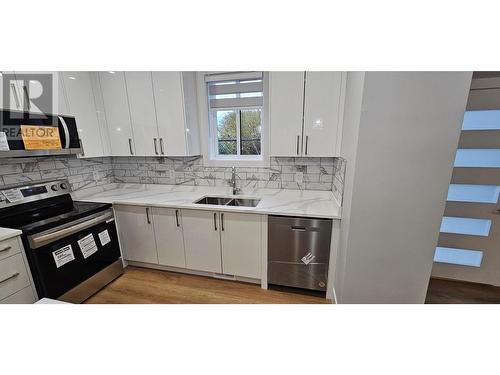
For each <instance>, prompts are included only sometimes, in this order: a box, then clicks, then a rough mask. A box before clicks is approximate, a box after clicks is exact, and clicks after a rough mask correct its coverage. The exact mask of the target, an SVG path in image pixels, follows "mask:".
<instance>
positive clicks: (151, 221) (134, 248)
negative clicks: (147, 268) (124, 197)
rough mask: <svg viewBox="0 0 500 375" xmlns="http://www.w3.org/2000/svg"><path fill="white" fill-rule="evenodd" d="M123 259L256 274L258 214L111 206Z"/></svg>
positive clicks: (259, 250)
mask: <svg viewBox="0 0 500 375" xmlns="http://www.w3.org/2000/svg"><path fill="white" fill-rule="evenodd" d="M115 217H116V220H117V222H118V230H119V234H120V244H121V247H122V253H123V257H124V259H126V260H129V261H134V262H141V263H150V264H159V265H161V266H169V267H176V268H181V269H182V268H186V269H188V270H194V271H204V272H210V273H219V274H226V275H234V276H237V277H245V278H251V279H261V277H262V275H261V272H262V270H261V254H262V224H261V221H262V216H261V215H255V214H245V213H235V212H214V211H204V210H180V209H175V208H159V207H141V206H128V205H116V206H115Z"/></svg>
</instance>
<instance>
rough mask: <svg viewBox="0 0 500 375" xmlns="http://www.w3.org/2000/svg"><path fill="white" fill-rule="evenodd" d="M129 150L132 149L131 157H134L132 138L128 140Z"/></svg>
mask: <svg viewBox="0 0 500 375" xmlns="http://www.w3.org/2000/svg"><path fill="white" fill-rule="evenodd" d="M128 148H129V149H130V155H134V151H133V150H132V138H129V139H128Z"/></svg>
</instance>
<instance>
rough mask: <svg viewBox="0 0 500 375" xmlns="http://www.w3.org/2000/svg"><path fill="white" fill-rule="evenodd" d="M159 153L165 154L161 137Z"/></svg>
mask: <svg viewBox="0 0 500 375" xmlns="http://www.w3.org/2000/svg"><path fill="white" fill-rule="evenodd" d="M160 153H161V154H162V155H165V151H163V138H160Z"/></svg>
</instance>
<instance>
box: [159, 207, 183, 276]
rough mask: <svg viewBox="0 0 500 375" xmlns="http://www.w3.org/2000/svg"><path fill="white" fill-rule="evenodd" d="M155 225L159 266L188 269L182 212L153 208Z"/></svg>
mask: <svg viewBox="0 0 500 375" xmlns="http://www.w3.org/2000/svg"><path fill="white" fill-rule="evenodd" d="M153 223H154V228H155V233H156V243H157V246H156V247H157V250H158V262H159V264H161V265H164V266H172V267H180V268H186V258H185V256H184V239H183V236H182V217H181V210H178V209H171V208H153Z"/></svg>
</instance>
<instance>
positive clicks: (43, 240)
mask: <svg viewBox="0 0 500 375" xmlns="http://www.w3.org/2000/svg"><path fill="white" fill-rule="evenodd" d="M112 218H113V212H112V211H108V212H106V213H105V214H102V215H99V216H96V217H94V218H92V219H89V220H87V221H84V222H81V223H78V224H75V225H72V226H70V227H67V228H63V229H59V230H55V231H53V232H49V233H42V234H35V235H33V236H28V241H29V244H30V247H31V248H32V249H36V248H39V247H42V246H44V245H46V244H48V243H51V242H54V241H57V240H59V239H61V238H64V237H67V236H70V235H72V234H74V233H77V232H79V231H81V230H84V229H87V228H90V227H93V226H94V225H97V224H99V223H102V222H104V221H107V220H109V219H112Z"/></svg>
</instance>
